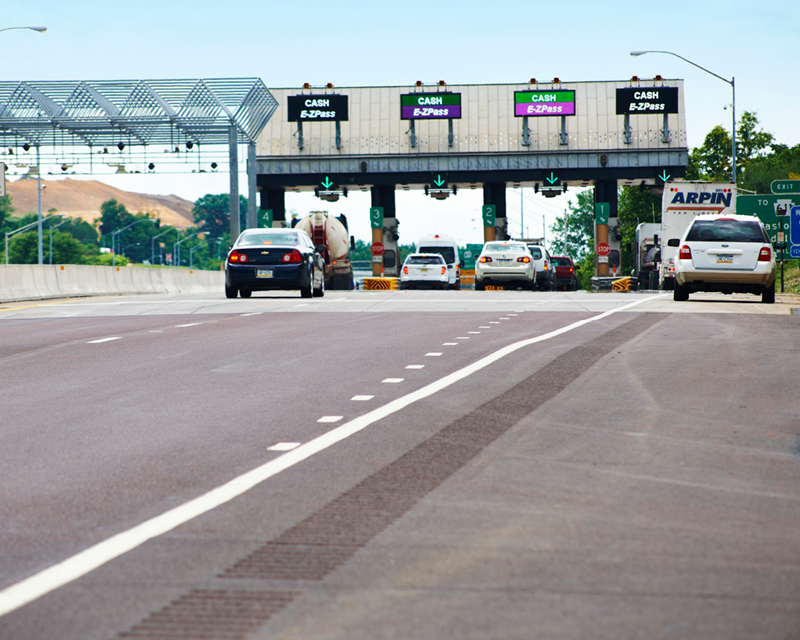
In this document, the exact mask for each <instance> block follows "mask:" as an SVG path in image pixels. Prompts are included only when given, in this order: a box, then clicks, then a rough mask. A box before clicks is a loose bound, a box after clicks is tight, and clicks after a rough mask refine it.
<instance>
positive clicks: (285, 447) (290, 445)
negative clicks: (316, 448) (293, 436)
mask: <svg viewBox="0 0 800 640" xmlns="http://www.w3.org/2000/svg"><path fill="white" fill-rule="evenodd" d="M299 446H300V443H299V442H279V443H277V444H273V445H272V446H271V447H267V451H291V450H292V449H297V447H299Z"/></svg>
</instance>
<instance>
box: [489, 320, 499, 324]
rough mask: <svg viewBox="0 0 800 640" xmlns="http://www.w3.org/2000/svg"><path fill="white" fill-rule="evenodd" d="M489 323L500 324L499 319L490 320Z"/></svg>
mask: <svg viewBox="0 0 800 640" xmlns="http://www.w3.org/2000/svg"><path fill="white" fill-rule="evenodd" d="M489 324H500V323H499V322H498V321H497V320H489Z"/></svg>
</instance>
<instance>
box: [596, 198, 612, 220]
mask: <svg viewBox="0 0 800 640" xmlns="http://www.w3.org/2000/svg"><path fill="white" fill-rule="evenodd" d="M610 214H611V205H610V204H609V203H608V202H595V205H594V219H595V222H596V223H597V224H608V217H609V215H610Z"/></svg>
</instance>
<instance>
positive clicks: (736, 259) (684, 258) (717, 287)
mask: <svg viewBox="0 0 800 640" xmlns="http://www.w3.org/2000/svg"><path fill="white" fill-rule="evenodd" d="M668 244H669V246H671V247H679V248H678V253H677V255H676V256H675V289H674V291H673V299H674V300H678V301H684V300H688V299H689V294H690V293H691V292H693V291H720V292H722V293H755V294H757V295H760V296H761V302H765V303H767V304H770V303H773V302H775V251H773V249H772V245H771V244H770V241H769V237H768V236H767V232H766V230H765V229H764V225H763V224H761V221H760V220H759V219H758V218H756V217H753V216H734V215H701V216H697V217H696V218H694V219H693V220H692V221H691V222H690V223H689V226H688V227H687V229H686V231H684V233H683V237H682V238H681V239H680V240H674V239H670V240H669V242H668Z"/></svg>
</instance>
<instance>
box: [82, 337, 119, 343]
mask: <svg viewBox="0 0 800 640" xmlns="http://www.w3.org/2000/svg"><path fill="white" fill-rule="evenodd" d="M112 340H122V336H116V337H114V338H100V339H99V340H89V342H87V343H86V344H100V343H102V342H111V341H112Z"/></svg>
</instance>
